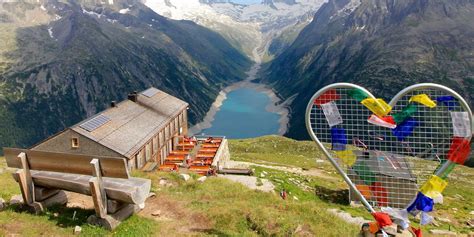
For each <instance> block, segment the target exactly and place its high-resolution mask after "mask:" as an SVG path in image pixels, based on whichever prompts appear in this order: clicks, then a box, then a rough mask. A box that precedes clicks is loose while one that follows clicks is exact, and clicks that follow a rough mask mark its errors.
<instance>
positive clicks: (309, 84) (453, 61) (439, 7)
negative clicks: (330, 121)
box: [262, 0, 474, 139]
mask: <svg viewBox="0 0 474 237" xmlns="http://www.w3.org/2000/svg"><path fill="white" fill-rule="evenodd" d="M472 13H474V4H473V2H472V1H464V0H456V1H449V2H446V1H414V0H403V1H390V0H384V1H374V0H362V1H357V0H352V1H350V0H331V1H329V2H328V3H326V4H324V5H323V6H322V7H321V8H320V9H319V10H318V12H317V13H316V14H315V16H314V18H313V21H312V22H311V23H310V24H309V25H308V26H306V27H305V28H304V29H303V30H302V31H301V33H300V34H299V35H298V37H297V38H296V39H295V41H294V42H293V44H292V45H291V46H290V47H289V48H287V49H286V50H284V51H283V52H282V53H281V54H280V55H279V56H278V57H277V58H276V59H275V60H274V61H272V62H271V63H268V64H267V65H265V73H263V74H262V77H263V78H264V79H263V81H264V82H265V83H268V84H271V85H273V86H274V88H275V90H276V91H277V92H278V94H279V95H281V97H283V98H284V99H286V98H290V97H295V99H294V101H293V103H292V104H291V108H292V114H291V119H290V128H289V132H288V133H287V135H288V136H290V137H293V138H298V139H302V138H308V135H307V132H306V128H305V125H304V119H303V118H304V111H305V107H306V103H307V101H308V100H309V98H310V97H311V95H312V94H313V93H315V92H316V91H317V90H318V89H320V88H321V87H323V86H324V85H328V84H331V83H334V82H352V83H356V84H359V85H361V86H364V87H366V88H368V89H369V90H371V91H372V93H373V94H374V95H376V96H382V97H385V98H387V99H388V98H390V97H391V96H393V95H394V94H395V93H397V92H398V91H399V90H401V89H402V88H404V87H406V86H409V85H412V84H415V83H417V82H434V83H439V84H443V85H446V86H448V87H450V88H452V89H454V90H456V91H458V92H460V93H461V94H462V95H463V96H464V97H465V98H466V99H467V100H468V101H469V102H470V104H471V105H472V104H473V103H472V102H473V97H472V93H471V92H472V91H474V57H472V55H473V54H474V47H473V45H474V43H473V39H474V26H473V25H472V24H469V22H474V18H473V17H474V14H472Z"/></svg>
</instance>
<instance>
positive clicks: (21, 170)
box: [4, 148, 151, 230]
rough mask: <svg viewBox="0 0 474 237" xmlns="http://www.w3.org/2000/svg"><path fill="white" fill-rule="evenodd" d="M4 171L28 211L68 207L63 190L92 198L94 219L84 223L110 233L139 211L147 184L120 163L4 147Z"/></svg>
mask: <svg viewBox="0 0 474 237" xmlns="http://www.w3.org/2000/svg"><path fill="white" fill-rule="evenodd" d="M4 153H5V157H6V160H7V165H8V167H12V168H18V170H17V171H16V172H15V173H13V177H14V179H15V180H16V181H17V182H18V183H19V185H20V190H21V193H22V196H23V201H24V203H25V204H26V206H27V207H28V208H29V209H30V210H31V211H33V212H35V213H40V212H42V211H44V209H45V208H47V207H49V206H51V205H53V204H58V203H59V204H65V203H67V196H66V193H65V192H64V191H63V190H66V191H70V192H75V193H81V194H85V195H89V196H92V199H93V201H94V208H95V215H92V216H90V217H89V218H88V219H87V221H88V223H90V224H94V225H100V226H103V227H105V228H106V229H109V230H113V229H114V228H115V227H117V226H118V225H119V224H120V222H121V221H122V220H124V219H126V218H127V217H129V216H131V215H132V214H133V213H134V212H136V211H138V210H140V209H143V208H144V206H145V200H146V199H147V198H148V195H149V193H150V188H151V180H149V179H143V178H135V177H130V175H129V171H128V167H127V164H126V161H125V160H124V159H123V158H113V157H98V156H94V157H92V156H86V155H73V154H65V153H54V152H43V151H33V150H25V149H14V148H5V149H4Z"/></svg>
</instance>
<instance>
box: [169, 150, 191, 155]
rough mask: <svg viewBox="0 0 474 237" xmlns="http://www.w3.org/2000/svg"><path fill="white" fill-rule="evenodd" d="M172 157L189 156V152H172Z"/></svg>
mask: <svg viewBox="0 0 474 237" xmlns="http://www.w3.org/2000/svg"><path fill="white" fill-rule="evenodd" d="M170 155H189V151H171V152H170Z"/></svg>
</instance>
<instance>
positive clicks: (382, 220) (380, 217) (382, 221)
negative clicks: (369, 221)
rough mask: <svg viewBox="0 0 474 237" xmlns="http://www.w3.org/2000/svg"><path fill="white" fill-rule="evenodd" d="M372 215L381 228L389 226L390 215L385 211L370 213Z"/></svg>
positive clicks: (390, 221)
mask: <svg viewBox="0 0 474 237" xmlns="http://www.w3.org/2000/svg"><path fill="white" fill-rule="evenodd" d="M372 216H374V218H375V221H377V223H378V224H379V226H380V227H381V228H383V227H385V226H389V225H391V224H392V223H393V222H392V219H390V216H389V215H388V214H387V213H383V212H374V213H372Z"/></svg>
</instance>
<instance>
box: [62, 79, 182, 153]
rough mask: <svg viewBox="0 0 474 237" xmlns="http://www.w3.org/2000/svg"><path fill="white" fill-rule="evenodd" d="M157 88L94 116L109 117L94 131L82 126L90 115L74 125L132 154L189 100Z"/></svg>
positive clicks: (75, 129) (113, 147)
mask: <svg viewBox="0 0 474 237" xmlns="http://www.w3.org/2000/svg"><path fill="white" fill-rule="evenodd" d="M154 89H155V88H154ZM148 90H150V89H148ZM155 90H157V93H156V94H154V95H153V96H151V97H148V96H145V95H143V94H142V93H138V95H137V97H138V98H137V102H133V101H131V100H125V101H122V102H120V103H118V104H117V106H116V107H112V108H109V109H106V110H104V111H102V112H100V113H98V114H97V115H95V116H93V117H91V118H94V117H96V116H100V115H103V116H106V117H108V118H109V119H110V121H108V122H106V123H105V124H103V125H102V126H100V127H98V128H96V129H94V130H93V131H87V130H86V129H84V128H82V127H81V126H80V125H81V124H83V123H85V122H87V121H88V120H89V119H91V118H88V119H86V120H84V121H82V122H79V123H78V124H76V125H74V126H72V127H71V129H72V130H74V131H76V132H77V133H79V134H82V135H84V136H86V137H88V138H90V139H92V140H93V141H95V142H97V143H99V144H101V145H103V146H105V147H108V148H110V149H111V150H113V151H116V152H117V153H119V154H122V155H123V156H125V157H130V156H132V155H133V154H135V153H136V152H137V151H138V150H139V149H140V148H141V147H142V146H144V145H145V143H146V142H147V141H149V140H150V139H151V138H152V137H153V135H155V134H156V133H157V132H158V131H160V130H161V129H163V128H164V127H165V126H166V124H168V122H169V121H170V120H171V119H172V118H174V117H175V116H177V115H178V114H179V113H180V112H181V111H183V110H185V109H186V108H187V107H188V103H186V102H184V101H182V100H180V99H178V98H176V97H173V96H171V95H169V94H167V93H165V92H163V91H161V90H158V89H155Z"/></svg>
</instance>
